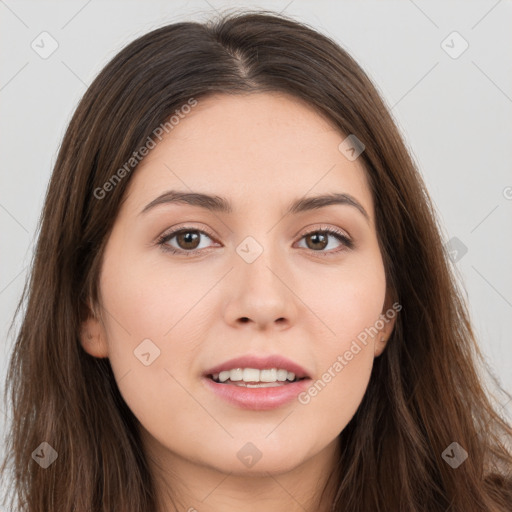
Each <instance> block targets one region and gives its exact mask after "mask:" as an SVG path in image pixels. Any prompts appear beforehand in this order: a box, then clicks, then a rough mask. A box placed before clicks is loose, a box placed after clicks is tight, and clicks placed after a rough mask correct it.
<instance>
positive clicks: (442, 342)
mask: <svg viewBox="0 0 512 512" xmlns="http://www.w3.org/2000/svg"><path fill="white" fill-rule="evenodd" d="M264 91H278V92H284V93H287V94H289V95H292V96H294V97H296V98H300V99H302V100H304V101H306V102H307V103H308V104H310V105H312V106H313V107H314V108H315V109H316V110H317V111H318V113H319V114H321V115H324V116H327V117H328V118H329V119H330V120H331V121H332V122H333V123H334V124H335V125H336V126H337V127H338V128H339V130H340V133H342V134H355V135H356V136H357V138H358V139H359V140H361V141H362V142H363V143H364V145H365V150H364V152H363V153H362V155H361V157H360V158H362V162H363V164H364V167H365V169H366V172H367V175H368V178H369V182H370V184H371V189H372V194H373V199H374V204H375V215H376V231H377V236H378V240H379V244H380V248H381V252H382V255H383V259H384V265H385V271H386V278H387V283H388V287H389V289H390V290H391V291H392V295H393V296H394V297H395V298H396V299H397V300H398V301H399V302H400V304H401V305H402V307H403V309H402V311H401V312H400V314H399V315H398V317H397V321H396V325H395V329H394V331H393V334H392V337H391V339H390V340H389V342H388V344H387V348H386V349H385V351H384V353H383V354H382V355H381V356H380V357H379V358H377V359H376V360H375V363H374V368H373V372H372V375H371V379H370V382H369V386H368V389H367V391H366V394H365V396H364V399H363V401H362V403H361V404H360V407H359V408H358V410H357V412H356V414H355V416H354V417H353V418H352V420H351V421H350V423H349V424H348V425H347V426H346V428H345V429H344V430H343V431H342V432H341V434H340V436H339V443H340V447H341V457H340V460H339V471H335V472H334V473H333V475H332V479H333V480H332V481H333V482H334V487H335V489H336V492H335V499H334V501H333V504H332V510H333V511H341V510H343V511H351V512H354V511H361V512H368V511H370V510H371V511H391V510H392V511H408V512H414V511H426V510H428V511H429V512H437V511H447V510H450V511H454V512H467V511H470V510H471V511H480V510H482V511H496V512H498V511H500V512H505V511H509V510H510V505H511V502H512V477H511V474H510V469H511V467H512V454H511V453H510V451H509V448H507V446H506V443H507V442H508V441H510V439H512V429H511V428H510V426H508V425H507V423H506V421H505V420H504V419H503V418H502V417H501V416H500V413H499V411H498V410H497V409H496V408H495V406H494V405H493V404H492V403H491V400H490V398H489V393H488V392H487V391H486V388H485V387H484V385H483V384H482V380H481V376H480V375H479V366H480V364H481V363H482V357H481V354H480V351H479V349H478V345H477V343H476V341H475V336H474V333H473V331H472V328H471V324H470V320H469V315H468V312H467V309H466V306H465V303H464V300H463V298H462V296H461V294H460V291H459V289H458V286H457V284H456V276H455V274H454V273H453V269H452V268H451V265H452V264H451V262H450V260H449V259H448V258H447V254H446V252H445V250H444V247H443V242H442V239H441V236H440V233H441V231H442V227H441V226H440V224H439V222H438V220H437V217H436V213H435V210H434V208H433V206H432V202H431V200H430V198H429V196H428V193H427V191H426V189H425V186H424V184H423V182H422V180H421V178H420V175H419V173H418V171H417V170H416V168H415V164H414V162H413V161H412V158H411V156H410V155H409V153H408V151H407V149H406V146H405V144H404V142H403V140H402V138H401V136H400V134H399V131H398V129H397V127H396V126H395V124H394V122H393V120H392V118H391V116H390V113H389V111H388V110H387V109H386V107H385V105H384V103H383V101H382V100H381V98H380V97H379V94H378V92H377V91H376V89H375V87H374V85H372V83H371V81H370V79H369V78H368V77H367V75H366V74H365V73H364V71H363V70H362V69H361V68H360V66H359V65H358V64H357V63H356V62H355V61H354V60H353V59H352V58H351V57H350V56H349V55H348V54H347V53H346V52H345V51H344V50H343V49H342V48H340V47H339V46H338V45H337V44H336V43H335V42H334V41H332V40H331V39H329V38H328V37H326V36H324V35H321V34H319V33H317V32H316V31H315V30H313V29H312V28H310V27H308V26H307V25H305V24H303V23H299V22H297V21H295V20H293V19H291V18H289V17H285V16H282V15H275V14H274V13H272V12H261V11H260V12H242V13H240V12H237V13H230V14H228V15H224V16H221V17H220V18H219V19H215V20H210V21H209V22H207V23H205V24H200V23H192V22H182V23H176V24H171V25H167V26H164V27H162V28H159V29H157V30H154V31H152V32H150V33H148V34H146V35H144V36H142V37H140V38H139V39H137V40H135V41H134V42H132V43H131V44H129V45H128V46H126V47H125V48H124V49H123V50H122V51H121V52H120V53H119V54H118V55H116V56H115V57H114V58H113V59H112V61H111V62H110V63H109V64H108V65H107V66H106V67H105V68H104V69H103V70H102V71H101V73H100V74H99V75H98V76H97V78H96V79H95V80H94V81H93V83H92V84H91V86H90V87H89V88H88V90H87V91H86V93H85V95H84V97H83V98H82V100H81V102H80V104H79V105H78V107H77V109H76V112H75V113H74V116H73V118H72V119H71V122H70V124H69V127H68V129H67V131H66V134H65V136H64V139H63V142H62V146H61V148H60V151H59V154H58V158H57V161H56V164H55V168H54V171H53V174H52V177H51V181H50V183H49V188H48V190H47V195H46V200H45V205H44V210H43V212H42V217H41V222H40V227H39V228H40V229H39V234H38V243H37V248H36V251H35V254H34V260H33V265H32V270H31V274H30V276H29V279H28V280H27V283H26V286H25V289H24V291H23V295H22V298H21V300H20V302H19V304H18V308H17V310H16V314H15V318H16V317H17V315H18V314H19V313H20V311H21V309H22V305H23V304H26V308H25V311H24V313H23V319H22V322H21V326H20V328H19V331H18V333H17V336H16V343H15V347H14V352H13V355H12V359H11V361H10V366H9V371H8V379H7V387H6V398H7V397H8V401H9V403H10V405H11V407H12V418H13V419H12V424H11V426H10V430H9V435H8V446H7V449H8V456H7V457H6V460H5V461H4V465H3V469H4V474H6V473H7V471H6V468H7V467H8V466H11V464H9V462H12V474H13V485H12V491H13V492H12V495H13V499H17V500H18V506H19V507H20V508H19V510H22V511H26V512H66V511H69V512H72V511H80V512H82V511H90V512H100V511H102V512H107V511H108V512H112V511H113V510H123V511H127V512H131V511H133V512H154V511H155V510H157V508H156V507H157V503H158V500H157V497H156V496H155V486H154V484H153V481H152V479H151V477H150V472H149V464H148V460H147V458H146V455H145V453H143V451H142V450H141V443H140V438H139V434H138V422H137V419H136V418H135V417H134V415H133V414H132V412H131V411H130V409H129V408H128V406H127V405H126V403H125V402H124V400H123V399H122V397H121V395H120V393H119V390H118V388H117V385H116V381H115V379H114V376H113V373H112V370H111V367H110V364H109V361H108V359H99V358H94V357H92V356H90V355H88V354H87V353H86V352H85V351H84V350H83V349H82V347H81V344H80V341H79V339H80V338H79V333H80V326H81V322H82V321H83V320H84V318H85V317H86V315H87V314H93V313H94V312H95V311H96V309H97V310H101V304H100V303H99V300H98V297H99V295H98V276H99V271H100V269H101V263H102V255H103V252H104V248H105V244H106V241H107V239H108V237H109V233H110V231H111V229H112V226H113V224H114V222H115V220H116V216H117V212H118V210H119V207H120V204H121V202H122V200H123V196H124V191H125V190H126V187H127V186H128V183H129V181H130V179H131V176H132V175H133V172H135V170H136V165H134V166H133V168H131V167H130V166H128V168H127V167H126V163H127V162H129V161H130V158H131V157H132V155H133V154H134V152H135V151H137V149H138V148H141V147H143V146H144V145H145V144H146V141H147V140H148V137H152V136H153V135H152V134H153V133H154V130H155V128H157V127H158V126H161V125H162V124H165V123H166V122H167V121H168V119H169V116H171V115H173V113H174V112H175V111H176V110H177V109H180V108H181V107H182V105H185V104H187V102H189V100H190V99H191V98H195V100H196V101H201V98H205V97H206V96H207V95H210V94H213V93H224V94H238V93H257V92H264ZM132 164H133V162H132V163H131V164H130V165H132ZM123 166H125V167H124V169H125V172H124V173H119V172H118V170H119V169H122V168H123ZM116 173H117V176H118V177H120V178H121V179H119V180H117V181H116V182H115V184H112V182H111V181H110V183H111V186H105V184H106V183H107V182H109V180H112V176H113V175H114V174H116ZM120 174H122V176H120ZM114 185H115V186H114ZM98 191H99V192H98ZM101 191H103V192H101ZM91 304H92V307H90V306H88V305H91ZM13 324H14V320H13ZM11 327H12V326H11ZM508 396H509V397H510V395H508ZM42 442H46V443H48V444H49V445H50V446H51V447H52V448H53V449H55V451H56V452H57V454H58V458H57V460H56V461H55V462H54V463H53V464H51V465H50V466H49V467H48V468H47V469H43V468H42V467H41V466H40V465H39V464H36V462H35V461H34V459H33V452H34V451H35V450H36V449H38V447H40V445H41V443H42ZM454 442H456V443H458V444H459V445H460V446H461V447H462V448H463V449H464V450H465V451H466V452H467V453H468V458H467V459H466V460H465V461H464V462H462V464H460V465H459V466H458V467H457V468H454V467H452V466H451V465H450V464H448V463H447V462H446V458H445V457H443V452H445V450H446V449H447V448H448V449H449V447H450V445H451V444H452V443H454ZM44 447H46V445H44V446H43V448H44ZM39 449H40V448H39ZM452 449H453V445H452ZM451 456H453V452H452V455H451Z"/></svg>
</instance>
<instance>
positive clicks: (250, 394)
mask: <svg viewBox="0 0 512 512" xmlns="http://www.w3.org/2000/svg"><path fill="white" fill-rule="evenodd" d="M203 380H204V381H205V383H206V385H207V386H208V387H209V389H211V390H212V391H213V392H214V393H215V394H217V395H218V396H220V397H221V398H223V399H224V400H226V401H228V402H230V403H231V404H233V405H235V406H237V407H239V408H241V409H251V410H254V411H262V410H269V409H277V408H278V407H282V406H283V405H286V404H288V403H290V402H292V401H293V400H295V399H297V395H298V394H299V393H301V392H302V391H305V390H306V388H307V387H308V386H309V382H310V380H311V379H308V378H306V379H302V380H299V381H296V382H290V383H289V384H283V385H282V386H276V387H269V388H246V387H242V386H236V385H234V384H220V383H218V382H215V381H213V380H212V379H210V378H209V377H204V378H203Z"/></svg>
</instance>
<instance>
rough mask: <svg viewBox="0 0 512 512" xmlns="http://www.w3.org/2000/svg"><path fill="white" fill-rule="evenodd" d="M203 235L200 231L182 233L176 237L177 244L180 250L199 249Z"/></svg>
mask: <svg viewBox="0 0 512 512" xmlns="http://www.w3.org/2000/svg"><path fill="white" fill-rule="evenodd" d="M200 239H201V235H200V233H199V232H198V231H182V232H180V233H178V234H177V235H176V242H177V243H178V246H179V248H180V249H184V250H187V249H188V250H194V249H197V247H198V245H199V241H200Z"/></svg>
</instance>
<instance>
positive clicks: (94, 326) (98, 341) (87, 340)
mask: <svg viewBox="0 0 512 512" xmlns="http://www.w3.org/2000/svg"><path fill="white" fill-rule="evenodd" d="M82 312H83V313H82V318H83V319H82V321H81V325H80V344H81V345H82V348H83V349H84V350H85V351H86V352H87V353H88V354H89V355H91V356H93V357H98V358H105V357H108V345H107V337H106V334H105V329H104V327H103V323H102V322H101V318H100V315H99V314H97V313H96V312H95V309H94V308H93V307H91V306H85V305H83V308H82Z"/></svg>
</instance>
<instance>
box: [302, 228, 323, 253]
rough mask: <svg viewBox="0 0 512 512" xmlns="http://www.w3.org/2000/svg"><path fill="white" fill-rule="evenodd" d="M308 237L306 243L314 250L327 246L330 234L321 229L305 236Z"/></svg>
mask: <svg viewBox="0 0 512 512" xmlns="http://www.w3.org/2000/svg"><path fill="white" fill-rule="evenodd" d="M304 238H305V239H306V245H307V246H308V249H312V250H314V251H315V250H323V249H325V248H326V247H327V243H328V235H326V234H325V233H323V232H321V231H317V232H315V233H311V234H309V235H306V236H305V237H304Z"/></svg>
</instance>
